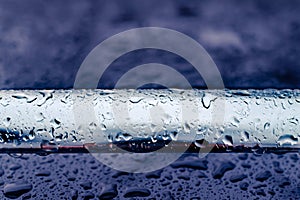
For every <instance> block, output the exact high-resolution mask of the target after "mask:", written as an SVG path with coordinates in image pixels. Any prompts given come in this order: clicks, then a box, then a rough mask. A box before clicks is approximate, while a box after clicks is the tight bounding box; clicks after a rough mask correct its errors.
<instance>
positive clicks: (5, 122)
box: [3, 117, 11, 127]
mask: <svg viewBox="0 0 300 200" xmlns="http://www.w3.org/2000/svg"><path fill="white" fill-rule="evenodd" d="M10 122H11V118H10V117H6V118H5V119H4V120H3V124H4V126H6V127H9V125H10Z"/></svg>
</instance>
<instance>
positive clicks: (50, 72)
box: [0, 0, 300, 89]
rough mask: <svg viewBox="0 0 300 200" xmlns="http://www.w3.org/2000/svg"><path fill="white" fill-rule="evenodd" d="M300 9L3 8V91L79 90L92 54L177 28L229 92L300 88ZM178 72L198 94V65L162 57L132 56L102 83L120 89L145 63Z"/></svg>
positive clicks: (89, 4) (52, 4) (235, 2)
mask: <svg viewBox="0 0 300 200" xmlns="http://www.w3.org/2000/svg"><path fill="white" fill-rule="evenodd" d="M299 11H300V2H299V1H297V0H288V1H284V0H275V1H270V0H264V1H259V0H257V1H255V0H246V1H239V0H226V1H215V0H213V1H209V0H207V1H201V2H199V1H195V0H191V1H170V0H165V1H158V0H154V1H138V0H126V1H115V0H112V1H90V0H87V1H67V0H66V1H58V0H54V1H39V0H37V1H35V0H26V1H6V0H1V1H0V88H2V89H9V88H31V89H33V88H72V86H73V83H74V80H75V75H76V72H77V70H78V68H79V66H80V64H81V63H82V61H83V60H84V58H85V57H86V56H87V55H88V53H89V52H90V51H91V50H92V49H93V48H94V47H95V46H96V45H98V44H99V43H100V42H101V41H103V40H104V39H106V38H108V37H110V36H112V35H114V34H117V33H119V32H121V31H125V30H128V29H130V28H137V27H144V26H158V27H166V28H171V29H174V30H177V31H180V32H183V33H185V34H187V35H188V36H190V37H192V38H193V39H195V40H197V41H198V42H199V43H200V44H202V45H203V46H204V48H205V49H206V50H207V51H208V52H209V54H210V55H211V56H212V58H213V60H214V61H215V62H216V64H217V66H218V68H219V70H220V72H221V74H222V77H223V80H224V83H225V86H226V87H227V88H269V87H272V88H299V87H300V73H299V72H300V68H299V64H300V61H299V59H298V57H299V56H300V50H299V45H300V20H299V19H300V12H299ZM151 61H152V62H153V61H156V62H159V63H165V64H168V65H171V66H173V67H175V68H177V69H179V70H181V72H182V73H183V74H184V75H185V76H186V77H187V78H188V80H190V82H191V84H192V86H194V87H200V88H203V87H205V83H204V82H203V80H202V79H201V78H199V76H198V75H195V73H194V71H193V68H192V66H189V64H188V63H187V62H186V61H185V60H183V59H181V58H180V57H178V56H175V55H170V54H168V53H166V52H159V51H155V50H144V51H138V52H133V53H132V54H128V55H125V56H123V57H121V58H119V59H118V60H116V62H114V63H113V65H112V66H111V67H110V69H109V70H108V72H107V73H106V75H105V76H104V79H103V80H101V81H102V83H103V84H102V85H103V87H106V88H112V87H113V86H114V84H115V81H116V80H117V79H118V77H120V76H121V75H122V74H123V73H124V72H126V71H127V70H129V69H130V68H131V67H134V66H136V65H137V64H142V63H148V62H151Z"/></svg>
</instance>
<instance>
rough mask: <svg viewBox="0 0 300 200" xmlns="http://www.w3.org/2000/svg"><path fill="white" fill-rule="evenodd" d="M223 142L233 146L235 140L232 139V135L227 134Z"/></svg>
mask: <svg viewBox="0 0 300 200" xmlns="http://www.w3.org/2000/svg"><path fill="white" fill-rule="evenodd" d="M222 141H223V143H224V144H225V145H228V146H232V145H233V140H232V136H231V135H225V137H224V139H223V140H222Z"/></svg>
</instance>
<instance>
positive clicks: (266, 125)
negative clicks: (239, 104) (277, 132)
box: [264, 122, 270, 130]
mask: <svg viewBox="0 0 300 200" xmlns="http://www.w3.org/2000/svg"><path fill="white" fill-rule="evenodd" d="M269 128H270V123H269V122H267V123H265V125H264V129H265V130H268V129H269Z"/></svg>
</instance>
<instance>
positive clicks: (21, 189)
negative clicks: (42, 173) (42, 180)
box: [3, 183, 32, 199]
mask: <svg viewBox="0 0 300 200" xmlns="http://www.w3.org/2000/svg"><path fill="white" fill-rule="evenodd" d="M31 190H32V185H31V184H29V183H9V184H6V185H5V186H4V188H3V192H4V196H5V197H7V198H10V199H16V198H18V197H20V196H21V195H23V194H25V193H27V192H29V191H31Z"/></svg>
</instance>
